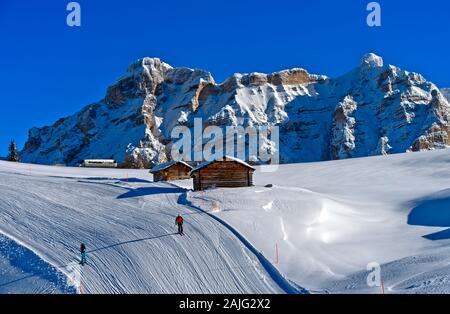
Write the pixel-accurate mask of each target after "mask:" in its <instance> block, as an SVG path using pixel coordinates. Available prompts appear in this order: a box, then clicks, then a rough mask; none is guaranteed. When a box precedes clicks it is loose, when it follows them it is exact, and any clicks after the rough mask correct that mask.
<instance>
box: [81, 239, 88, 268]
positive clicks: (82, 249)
mask: <svg viewBox="0 0 450 314" xmlns="http://www.w3.org/2000/svg"><path fill="white" fill-rule="evenodd" d="M80 253H81V262H80V264H81V266H84V264H86V263H87V261H86V245H85V244H84V243H81V246H80Z"/></svg>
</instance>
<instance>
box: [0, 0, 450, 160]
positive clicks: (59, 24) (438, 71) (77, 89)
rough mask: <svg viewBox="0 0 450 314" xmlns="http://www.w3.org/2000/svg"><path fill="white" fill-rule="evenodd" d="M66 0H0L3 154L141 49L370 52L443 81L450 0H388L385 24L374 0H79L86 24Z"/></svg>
mask: <svg viewBox="0 0 450 314" xmlns="http://www.w3.org/2000/svg"><path fill="white" fill-rule="evenodd" d="M69 2H70V1H68V0H57V1H55V0H27V1H17V0H0V69H1V70H0V71H1V82H0V95H1V100H0V155H5V154H6V151H7V144H8V142H9V140H10V139H12V138H14V139H16V140H17V142H18V145H19V146H20V147H22V146H23V143H24V142H25V140H26V137H27V132H28V129H29V128H30V127H32V126H43V125H48V124H51V123H53V122H54V121H56V120H57V119H58V118H60V117H63V116H67V115H70V114H73V113H74V112H76V111H77V110H79V109H81V108H82V107H83V106H85V105H88V104H90V103H92V102H94V101H97V100H100V99H101V98H103V96H104V94H105V91H106V88H107V87H108V85H110V84H112V83H113V82H114V81H115V80H116V79H117V78H118V77H119V76H121V75H122V74H123V73H124V71H125V69H126V67H127V65H128V64H129V63H131V62H132V61H134V60H135V59H138V58H140V57H144V56H150V57H160V58H161V59H162V60H164V61H165V62H167V63H169V64H171V65H172V66H188V67H192V68H202V69H206V70H209V71H210V72H211V73H212V74H213V76H214V78H215V79H216V81H217V82H221V81H223V80H224V79H225V78H227V77H228V76H230V75H231V74H233V73H234V72H253V71H259V72H273V71H278V70H281V69H285V68H291V67H304V68H306V69H308V70H309V71H310V72H312V73H320V74H326V75H329V76H332V77H334V76H338V75H341V74H343V73H345V72H347V71H349V70H350V69H352V68H353V67H355V66H356V65H357V64H358V63H359V60H360V58H361V56H362V55H363V54H364V53H366V52H376V53H378V54H380V55H382V56H383V57H384V59H385V62H388V63H391V64H395V65H398V66H400V67H402V68H405V69H407V70H411V71H417V72H420V73H422V74H423V75H425V77H426V78H427V79H429V80H431V81H433V82H434V83H436V84H437V85H438V86H441V87H450V58H449V51H450V40H449V37H450V36H449V35H450V23H449V20H450V2H449V1H448V0H427V1H419V0H409V1H407V0H395V1H392V0H384V1H379V2H380V4H381V6H382V24H383V26H382V27H380V28H369V27H368V26H367V24H366V16H367V14H368V12H367V11H366V6H367V4H368V3H369V2H370V1H369V0H314V1H311V0H308V1H306V0H277V1H273V0H272V1H265V0H208V1H203V0H200V1H194V0H193V1H185V0H179V1H175V0H161V1H153V0H132V1H123V0H121V1H119V0H80V1H78V2H79V3H80V4H81V8H82V26H81V27H80V28H70V27H68V26H67V25H66V15H67V12H66V5H67V4H68V3H69Z"/></svg>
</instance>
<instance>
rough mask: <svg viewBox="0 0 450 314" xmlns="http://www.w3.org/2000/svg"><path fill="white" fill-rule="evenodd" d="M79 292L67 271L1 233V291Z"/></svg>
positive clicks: (3, 292) (0, 292)
mask: <svg viewBox="0 0 450 314" xmlns="http://www.w3.org/2000/svg"><path fill="white" fill-rule="evenodd" d="M75 292H76V290H75V287H73V286H72V285H71V283H70V282H68V280H67V278H66V276H65V275H64V274H62V273H61V272H59V271H58V270H57V269H56V268H55V267H53V266H51V265H50V264H48V263H46V262H45V261H43V260H42V259H41V258H40V257H39V256H37V255H36V254H34V252H33V251H31V250H28V249H27V248H25V247H23V246H21V245H20V244H18V243H16V242H15V241H13V240H11V239H9V238H7V237H5V236H4V235H2V234H1V233H0V294H6V293H14V294H17V293H34V294H35V293H47V294H48V293H75Z"/></svg>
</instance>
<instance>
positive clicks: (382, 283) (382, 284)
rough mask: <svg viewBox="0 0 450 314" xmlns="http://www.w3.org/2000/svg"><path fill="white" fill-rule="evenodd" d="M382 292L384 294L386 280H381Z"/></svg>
mask: <svg viewBox="0 0 450 314" xmlns="http://www.w3.org/2000/svg"><path fill="white" fill-rule="evenodd" d="M381 294H384V281H383V280H381Z"/></svg>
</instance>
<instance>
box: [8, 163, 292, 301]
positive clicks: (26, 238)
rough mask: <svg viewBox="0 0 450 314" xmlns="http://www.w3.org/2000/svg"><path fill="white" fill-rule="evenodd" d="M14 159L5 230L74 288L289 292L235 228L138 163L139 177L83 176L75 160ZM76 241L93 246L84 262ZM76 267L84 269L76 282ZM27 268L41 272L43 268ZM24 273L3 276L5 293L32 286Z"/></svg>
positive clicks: (98, 290)
mask: <svg viewBox="0 0 450 314" xmlns="http://www.w3.org/2000/svg"><path fill="white" fill-rule="evenodd" d="M18 167H19V168H14V167H11V164H7V163H2V164H1V166H0V189H1V193H0V208H1V211H0V233H2V234H3V235H4V236H6V237H8V238H9V239H14V241H15V243H20V244H21V245H23V246H24V247H26V248H28V249H29V250H31V251H33V252H34V253H35V254H36V256H39V257H40V258H41V259H42V260H43V261H46V262H47V263H48V264H49V265H50V266H49V267H47V268H48V269H52V267H55V271H56V269H57V272H58V273H60V274H64V275H66V276H67V277H68V278H70V279H72V282H69V284H68V285H69V286H70V284H74V285H75V288H76V291H77V292H78V293H284V292H286V291H284V290H283V289H282V288H281V287H280V286H279V285H278V283H277V280H279V278H275V279H274V278H272V276H273V274H271V273H269V272H268V271H267V270H266V269H265V267H264V266H263V265H261V263H260V262H259V259H258V257H257V256H255V254H254V253H253V252H252V251H251V250H249V248H248V247H247V246H246V245H245V244H244V243H242V242H241V241H240V239H239V238H238V237H236V235H235V234H233V233H232V232H231V231H229V230H228V229H227V228H226V227H224V226H223V225H222V224H220V223H219V222H218V221H216V220H214V219H212V218H211V217H209V216H208V215H205V214H203V213H202V212H199V211H198V210H196V209H194V208H191V207H189V206H187V205H183V204H180V203H179V202H178V199H179V197H180V195H182V194H183V193H185V190H183V189H181V188H178V187H176V186H173V185H169V184H164V183H153V182H149V181H147V180H146V179H145V177H147V179H148V177H149V175H148V173H146V172H142V171H140V172H139V171H135V172H134V174H136V175H137V176H139V175H140V176H141V178H139V177H136V178H134V177H132V176H130V175H133V171H130V173H128V175H123V171H116V172H115V173H118V174H120V175H118V176H117V178H114V177H113V176H111V172H108V171H107V170H106V172H107V173H106V176H101V175H100V176H86V175H85V176H83V173H80V170H79V169H74V172H75V173H72V174H71V173H67V171H69V172H70V169H68V168H59V169H60V170H61V172H60V173H58V171H57V170H58V168H53V169H52V167H39V166H33V168H34V169H31V170H30V169H29V168H27V167H26V166H24V165H20V166H18ZM47 170H49V172H48V173H47V172H46V171H47ZM85 171H86V172H89V170H85ZM95 171H99V172H101V170H94V172H95ZM122 175H123V177H121V176H122ZM126 177H128V179H126ZM123 178H125V179H123ZM177 214H181V215H182V216H183V217H184V218H185V227H184V228H185V236H180V235H178V234H176V233H175V232H176V228H175V217H176V215H177ZM80 243H85V244H86V245H87V251H88V264H87V265H86V266H84V267H80V266H78V261H79V252H78V248H79V245H80ZM19 266H20V265H19ZM74 270H75V272H76V270H81V278H80V280H79V281H78V280H76V278H77V277H76V274H75V275H74ZM21 272H22V273H24V274H30V273H32V274H31V275H30V276H34V277H35V278H40V275H39V268H38V269H34V270H32V271H31V270H29V269H22V270H21ZM41 275H42V276H41V277H42V278H40V279H42V280H44V281H45V280H47V281H48V282H49V286H55V283H54V282H52V280H51V278H50V279H49V278H47V279H46V277H45V276H44V275H43V274H41ZM24 277H26V276H17V278H15V277H12V276H9V277H8V278H7V279H6V278H5V279H6V280H7V282H2V281H3V279H2V280H0V292H4V291H9V290H5V289H6V287H7V286H8V285H11V284H14V287H15V288H16V289H17V290H16V291H15V292H21V291H24V292H27V290H26V289H25V288H24V287H22V285H20V279H21V278H24ZM16 280H18V281H16ZM23 283H24V284H25V283H26V280H23ZM2 287H4V288H2ZM66 290H67V291H66ZM66 290H64V289H56V288H55V289H53V290H52V292H54V293H60V292H66V293H70V292H71V291H70V289H66ZM38 291H39V290H38ZM299 291H300V290H299ZM289 292H291V291H289Z"/></svg>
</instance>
